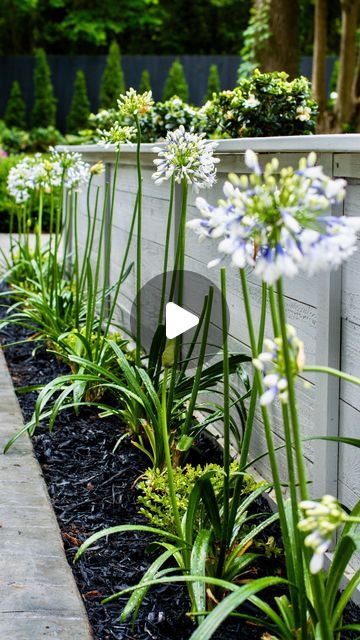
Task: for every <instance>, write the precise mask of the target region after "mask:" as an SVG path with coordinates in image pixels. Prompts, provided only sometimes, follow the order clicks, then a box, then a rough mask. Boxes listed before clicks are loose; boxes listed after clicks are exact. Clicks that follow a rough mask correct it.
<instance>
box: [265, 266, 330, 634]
mask: <svg viewBox="0 0 360 640" xmlns="http://www.w3.org/2000/svg"><path fill="white" fill-rule="evenodd" d="M277 291H278V309H279V321H280V328H281V337H282V345H283V354H284V363H285V371H286V377H287V383H288V394H289V412H290V417H291V427H292V434H293V439H294V448H295V458H296V467H297V474H298V479H299V485H300V495H301V498H302V500H306V499H307V497H308V490H307V479H306V469H305V462H304V456H303V451H302V443H301V435H300V427H299V419H298V412H297V403H296V391H295V382H294V375H293V371H292V363H291V355H290V350H289V345H288V337H287V330H286V312H285V303H284V291H283V284H282V280H281V278H280V279H279V280H278V283H277ZM305 556H306V557H307V558H308V557H309V553H308V552H305ZM310 583H311V587H312V591H313V594H314V599H315V602H316V612H317V614H318V617H319V624H320V629H321V637H322V640H332V638H333V633H332V630H331V625H330V621H329V619H328V616H327V613H326V609H325V607H324V600H325V588H324V579H323V575H322V574H321V573H320V574H316V575H311V577H310Z"/></svg>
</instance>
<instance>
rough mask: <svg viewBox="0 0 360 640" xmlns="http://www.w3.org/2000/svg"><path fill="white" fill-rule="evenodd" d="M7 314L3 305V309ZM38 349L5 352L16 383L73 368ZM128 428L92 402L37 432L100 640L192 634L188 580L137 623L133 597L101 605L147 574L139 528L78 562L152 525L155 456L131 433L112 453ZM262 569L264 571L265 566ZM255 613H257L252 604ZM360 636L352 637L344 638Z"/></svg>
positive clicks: (234, 626)
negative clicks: (145, 494)
mask: <svg viewBox="0 0 360 640" xmlns="http://www.w3.org/2000/svg"><path fill="white" fill-rule="evenodd" d="M4 312H5V309H4V308H2V309H1V308H0V314H1V315H4ZM29 335H30V333H29V331H28V330H24V329H23V328H21V327H16V326H13V327H8V328H7V329H6V330H5V331H4V332H3V334H2V342H3V343H11V342H14V341H18V340H24V339H25V338H27V337H29ZM34 347H35V344H34V343H33V342H31V341H27V342H25V343H23V344H18V345H15V346H9V347H7V348H6V350H5V356H6V359H7V363H8V366H9V369H10V372H11V375H12V379H13V382H14V386H15V387H21V386H27V385H32V384H44V383H46V382H48V381H50V380H52V379H53V378H54V377H56V376H57V375H58V374H59V373H62V372H64V371H67V369H66V367H64V366H63V365H61V364H60V363H59V361H58V360H57V359H56V358H55V356H54V355H53V354H51V353H49V352H47V351H46V350H45V348H44V347H37V348H36V352H35V354H34V355H33V350H34ZM35 400H36V393H28V394H26V395H19V401H20V406H21V409H22V412H23V416H24V420H25V421H26V420H28V419H29V418H30V417H31V415H32V412H33V408H34V403H35ZM122 432H123V430H122V426H121V424H120V423H119V420H118V419H109V418H107V419H99V418H98V416H97V414H96V412H94V411H93V410H92V409H91V408H88V409H87V408H82V409H81V411H80V413H79V415H78V416H75V415H74V412H73V411H72V410H69V411H64V412H62V413H61V414H60V415H59V417H58V419H57V422H56V425H55V427H54V430H53V432H52V433H51V434H50V433H49V432H48V429H47V425H42V426H41V428H40V429H39V430H38V431H37V433H36V435H35V436H34V438H33V443H34V449H35V453H36V456H37V458H38V460H39V463H40V464H41V467H42V470H43V475H44V478H45V481H46V483H47V485H48V491H49V494H50V497H51V500H52V504H53V507H54V510H55V513H56V516H57V519H58V522H59V526H60V529H61V533H62V537H63V541H64V546H65V550H66V555H67V558H68V561H69V564H70V566H71V568H72V570H73V573H74V576H75V579H76V582H77V584H78V588H79V591H80V593H81V594H82V597H83V599H84V602H85V605H86V608H87V612H88V616H89V619H90V623H91V625H92V628H93V633H94V638H95V639H96V640H112V639H116V640H127V639H129V640H148V639H149V638H151V639H153V640H188V638H189V637H190V635H191V632H192V631H193V629H194V628H195V627H194V625H193V623H192V622H191V620H190V619H189V618H188V617H187V615H186V614H187V612H188V611H189V609H190V604H189V600H188V596H187V591H186V587H185V586H183V585H164V586H162V587H157V588H153V589H152V590H150V592H149V593H148V595H147V597H146V599H145V600H144V603H143V605H142V607H141V609H140V613H139V617H138V620H137V622H136V624H135V627H134V629H132V624H131V619H130V620H128V621H127V622H125V623H120V622H119V615H120V612H121V609H122V607H123V605H124V604H125V602H126V598H123V599H121V600H117V601H115V602H112V603H108V604H106V605H102V604H101V599H102V598H103V597H105V596H108V595H110V594H112V593H114V592H116V591H120V590H121V589H124V588H126V587H128V586H132V585H134V584H136V583H137V582H138V581H139V580H140V578H141V577H142V575H143V574H144V572H145V571H146V569H147V567H148V566H149V564H150V563H151V559H152V558H154V553H156V551H155V550H154V548H152V547H151V538H150V537H149V535H147V534H144V533H140V532H139V533H137V532H131V533H125V534H122V535H113V536H110V537H109V538H108V539H107V540H106V539H104V540H101V541H99V542H98V544H97V545H96V546H94V547H92V549H90V550H89V551H87V552H86V554H85V555H84V556H83V557H82V558H81V559H80V560H79V562H77V563H76V564H75V565H74V564H73V563H72V560H73V557H74V555H75V553H76V551H77V549H78V546H79V545H80V544H81V543H82V542H83V541H84V540H85V539H86V538H88V537H89V536H90V535H91V534H92V533H94V532H96V531H99V530H100V529H103V528H105V527H110V526H113V525H118V524H126V523H127V524H129V523H131V524H136V523H146V521H145V520H144V518H143V517H142V516H141V515H140V514H139V513H138V502H137V490H136V481H137V479H138V478H139V477H140V476H141V474H142V473H143V472H144V470H145V469H146V467H147V459H146V458H145V456H143V455H142V454H141V452H139V451H138V450H137V449H136V448H135V447H134V446H133V445H132V444H131V442H130V441H129V440H127V439H124V440H123V442H122V445H121V446H120V447H119V449H118V450H117V451H116V453H115V454H113V453H112V449H113V447H114V444H115V443H116V442H117V440H118V438H119V436H120V435H121V433H122ZM0 444H1V446H2V445H3V444H4V443H0ZM200 445H201V451H202V453H199V454H195V455H194V460H193V461H194V462H196V463H197V462H201V460H206V461H207V462H208V461H210V460H212V461H215V462H218V461H219V452H218V451H217V450H216V448H215V447H214V445H213V444H212V443H211V442H210V441H208V440H203V441H202V442H201V443H200ZM264 504H266V503H265V501H261V502H259V503H258V505H257V507H256V508H257V510H259V512H260V511H263V509H264ZM268 535H275V536H276V537H277V536H278V530H277V529H276V527H273V528H272V529H269V530H267V532H266V536H268ZM157 553H158V552H157ZM268 563H269V564H270V565H271V566H270V567H269V566H268V567H267V569H268V572H269V573H270V572H271V573H273V572H274V571H280V570H281V565H280V563H279V562H277V561H276V560H274V559H272V560H269V561H268ZM259 571H261V573H263V571H264V568H262V569H261V567H260V568H259ZM271 573H270V575H271ZM248 611H249V612H250V611H251V613H253V614H254V612H255V611H254V610H252V608H251V605H250V604H249V605H248ZM347 617H348V619H347V622H350V621H351V620H352V621H358V619H359V610H358V609H357V607H355V606H354V605H352V606H351V607H350V608H349V611H348V616H347ZM263 632H264V629H263V628H260V627H259V628H258V629H257V628H256V627H254V625H251V624H245V623H244V622H242V623H238V622H237V623H230V622H228V623H226V624H224V625H223V626H222V627H221V629H220V630H219V631H218V632H217V633H216V634H215V635H214V636H213V637H214V639H215V640H234V638H241V639H242V640H248V639H251V640H258V639H260V638H261V635H262V633H263ZM355 637H356V635H355V634H348V635H346V636H345V635H344V639H345V638H355Z"/></svg>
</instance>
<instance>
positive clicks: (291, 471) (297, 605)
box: [269, 287, 307, 640]
mask: <svg viewBox="0 0 360 640" xmlns="http://www.w3.org/2000/svg"><path fill="white" fill-rule="evenodd" d="M269 301H270V309H271V318H272V324H273V329H274V335H275V336H276V337H279V336H280V332H281V330H280V324H279V317H278V313H277V308H276V300H275V294H274V290H273V288H272V287H269ZM281 411H282V418H283V424H284V436H285V448H286V460H287V470H288V480H289V491H290V500H291V517H292V528H293V530H292V535H293V538H294V563H293V564H294V572H295V576H296V583H297V589H294V588H293V587H292V586H291V587H290V592H291V600H292V603H293V606H294V616H295V623H296V626H298V625H299V624H301V628H302V638H303V640H305V639H306V638H307V605H306V590H305V581H304V567H303V556H302V544H301V537H300V531H299V529H298V522H299V510H298V499H297V490H296V475H295V467H294V456H293V446H292V439H291V426H290V419H289V412H288V408H287V406H286V405H285V404H282V405H281ZM300 620H301V622H300Z"/></svg>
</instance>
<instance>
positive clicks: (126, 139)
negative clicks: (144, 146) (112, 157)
mask: <svg viewBox="0 0 360 640" xmlns="http://www.w3.org/2000/svg"><path fill="white" fill-rule="evenodd" d="M97 133H98V134H99V136H100V138H99V144H103V145H104V146H105V147H107V146H109V145H115V146H116V147H117V148H118V149H119V148H120V146H121V145H122V144H125V143H130V142H131V140H133V139H134V137H135V136H136V129H135V127H130V126H121V125H120V124H119V122H115V123H114V124H113V126H112V127H111V128H110V129H109V130H108V131H106V130H101V129H98V130H97Z"/></svg>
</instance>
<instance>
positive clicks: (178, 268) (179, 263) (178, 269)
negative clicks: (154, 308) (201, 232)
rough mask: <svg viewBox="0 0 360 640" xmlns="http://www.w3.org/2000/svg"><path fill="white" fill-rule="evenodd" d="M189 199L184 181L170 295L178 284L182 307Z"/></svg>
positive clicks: (171, 396)
mask: <svg viewBox="0 0 360 640" xmlns="http://www.w3.org/2000/svg"><path fill="white" fill-rule="evenodd" d="M187 199H188V183H187V181H186V179H184V180H183V181H182V201H181V211H180V221H179V229H178V241H177V245H176V255H175V262H174V269H173V276H172V282H171V288H170V294H169V300H173V297H174V294H175V289H176V284H177V285H178V288H177V296H176V301H177V304H179V305H180V306H181V305H182V302H183V296H184V265H185V237H186V236H185V234H186V210H187ZM181 344H182V341H181V336H179V337H178V338H176V346H175V358H174V366H173V367H172V371H171V380H170V388H169V397H168V415H169V416H170V414H171V407H172V404H173V399H174V392H175V383H176V368H177V363H178V361H179V357H180V351H181Z"/></svg>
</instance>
